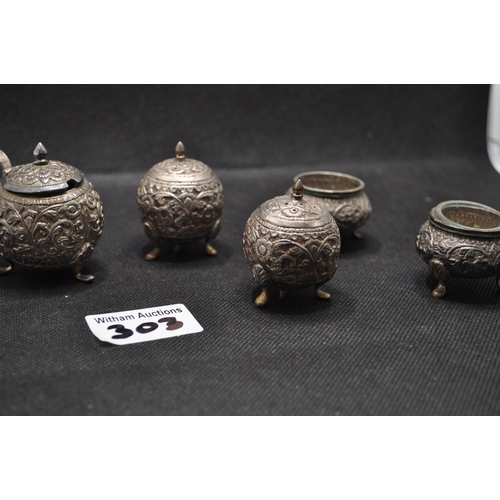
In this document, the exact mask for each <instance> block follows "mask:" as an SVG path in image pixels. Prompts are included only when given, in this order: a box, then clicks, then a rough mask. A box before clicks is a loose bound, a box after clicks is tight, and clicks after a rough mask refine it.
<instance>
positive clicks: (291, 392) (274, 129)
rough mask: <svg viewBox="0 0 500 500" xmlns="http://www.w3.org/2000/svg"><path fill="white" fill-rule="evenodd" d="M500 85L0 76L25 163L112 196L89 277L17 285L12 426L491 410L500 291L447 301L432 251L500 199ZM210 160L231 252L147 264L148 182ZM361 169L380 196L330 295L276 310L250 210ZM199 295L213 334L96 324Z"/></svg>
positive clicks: (36, 278) (2, 280) (6, 356)
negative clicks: (481, 206) (183, 163)
mask: <svg viewBox="0 0 500 500" xmlns="http://www.w3.org/2000/svg"><path fill="white" fill-rule="evenodd" d="M487 104H488V86H486V85H484V86H449V85H446V86H278V87H277V86H2V87H0V148H1V149H3V150H4V151H5V152H6V153H7V154H8V155H9V157H10V158H11V160H12V163H13V164H19V163H24V162H27V161H31V160H32V151H33V149H34V147H35V145H36V143H37V142H38V141H42V142H43V143H44V145H45V146H46V148H47V149H48V151H49V156H50V157H51V158H53V159H59V160H61V161H64V162H66V163H70V164H72V165H75V166H77V167H78V168H80V169H81V170H83V172H84V173H85V175H86V177H87V178H88V179H89V180H90V181H91V182H92V183H93V184H94V186H95V187H96V189H97V190H98V192H99V194H100V195H101V198H102V200H103V203H104V210H105V227H104V233H103V236H102V238H101V240H100V242H99V244H98V245H97V247H96V250H95V252H94V254H93V256H92V258H91V260H90V261H89V262H88V264H87V265H86V268H85V270H86V271H88V272H91V273H93V274H95V276H96V278H95V281H94V283H92V284H84V283H81V282H78V281H76V280H75V279H73V277H72V275H71V273H70V272H69V271H65V270H63V271H51V272H48V271H45V272H44V271H34V270H30V269H27V268H22V267H21V266H18V267H17V268H16V269H15V270H14V272H12V273H10V274H7V275H5V276H2V277H0V311H1V318H0V319H1V330H0V413H1V414H3V415H17V414H23V415H26V414H29V415H93V414H100V415H125V414H134V415H366V414H372V415H421V414H422V415H431V414H435V415H493V414H498V413H499V412H500V395H499V379H500V356H499V348H500V335H499V332H498V317H499V316H498V314H499V313H498V308H499V307H500V304H499V302H500V294H499V293H498V292H497V291H496V287H495V282H494V280H493V279H489V280H488V279H483V280H460V279H454V280H452V281H451V283H450V286H449V292H448V295H447V296H446V297H445V298H444V299H443V300H437V299H434V298H432V296H431V291H432V288H433V285H434V280H433V279H432V278H430V277H429V276H428V274H427V268H426V266H425V264H424V263H423V262H422V261H421V260H420V258H419V256H418V255H417V253H416V251H415V244H414V241H415V236H416V233H417V231H418V229H419V227H420V225H421V224H422V223H423V222H424V221H425V220H426V218H427V216H428V212H429V210H430V209H431V208H432V207H433V206H435V205H436V204H437V203H439V202H440V201H444V200H447V199H468V200H472V201H477V202H481V203H485V204H487V205H490V206H492V207H494V208H497V209H500V202H499V199H498V193H499V191H500V176H499V175H498V174H497V173H496V172H495V171H494V169H493V167H492V166H491V165H490V163H489V161H488V158H487V156H486V145H485V128H486V111H487ZM178 140H182V141H183V142H184V144H185V146H186V151H187V156H189V157H192V158H197V159H199V160H202V161H204V162H205V163H207V164H208V165H210V166H211V167H212V168H213V169H214V170H215V171H216V172H217V174H218V175H219V177H220V179H221V181H222V183H223V185H224V190H225V200H226V201H225V206H224V213H223V218H222V230H221V232H220V234H219V236H218V238H217V239H216V240H215V242H214V246H216V247H217V249H218V250H219V256H218V257H216V258H210V257H208V256H205V254H204V251H203V245H202V244H201V243H200V244H195V245H193V246H191V247H189V248H188V249H187V250H186V251H184V252H183V253H181V254H178V255H174V254H173V252H172V251H170V250H168V249H167V251H166V252H164V253H163V254H162V256H161V258H159V259H158V260H157V261H155V262H146V261H145V260H144V253H145V252H146V251H147V250H149V249H150V248H151V244H150V243H149V242H148V239H147V238H146V236H145V235H144V233H143V230H142V226H141V222H140V219H139V216H138V212H137V206H136V191H137V185H138V183H139V180H140V179H141V177H142V176H143V175H144V173H145V172H146V171H147V169H149V168H150V167H151V166H152V165H153V164H154V163H156V162H158V161H160V160H162V159H164V158H167V157H171V156H173V154H174V147H175V144H176V142H177V141H178ZM316 169H325V170H334V171H341V172H346V173H349V174H353V175H356V176H358V177H361V178H362V179H363V180H364V181H365V183H366V192H367V194H368V196H369V197H370V199H371V201H372V205H373V214H372V217H371V219H370V220H369V221H368V222H367V224H366V226H365V227H364V228H363V229H362V233H363V236H364V239H362V240H360V241H355V240H350V239H345V241H344V240H343V241H342V251H341V257H340V261H339V267H338V271H337V273H336V275H335V276H334V277H333V279H332V280H331V281H330V282H329V283H328V284H327V285H326V286H325V287H324V288H325V289H326V290H327V291H329V292H331V293H332V299H331V300H330V301H329V302H322V301H319V300H317V299H316V298H315V297H314V294H313V291H312V289H311V290H303V291H297V292H293V293H290V294H289V295H288V297H287V299H286V300H285V301H278V297H277V292H275V293H274V294H273V295H272V297H271V300H270V302H269V304H268V306H266V307H265V308H264V309H257V308H256V307H255V306H254V304H253V299H254V298H255V297H256V295H257V293H258V287H257V285H256V284H255V283H254V282H253V280H252V277H251V272H250V268H249V267H248V265H247V263H246V261H245V259H244V256H243V253H242V249H241V236H242V232H243V228H244V225H245V222H246V220H247V218H248V216H249V215H250V213H251V212H252V211H253V210H254V209H255V208H256V207H257V206H258V205H259V204H260V203H262V202H263V201H265V200H267V199H269V198H271V197H273V196H276V195H280V194H283V193H284V191H285V190H286V189H287V188H288V187H289V186H290V184H291V179H292V178H293V176H294V175H295V174H297V173H299V172H301V171H305V170H316ZM174 303H184V304H185V305H186V306H187V307H188V308H189V309H190V310H191V312H192V313H193V314H194V316H195V317H196V318H197V319H198V321H199V322H200V323H201V324H202V326H203V327H204V331H203V332H202V333H198V334H193V335H185V336H180V337H177V338H172V339H165V340H159V341H155V342H145V343H142V344H135V345H130V346H123V347H117V346H110V345H106V344H103V343H101V342H99V341H98V340H97V339H96V338H95V337H94V336H93V335H92V333H91V332H90V330H89V329H88V327H87V324H86V322H85V319H84V318H85V316H86V315H88V314H98V313H106V312H115V311H122V310H129V309H137V308H142V307H154V306H160V305H168V304H174Z"/></svg>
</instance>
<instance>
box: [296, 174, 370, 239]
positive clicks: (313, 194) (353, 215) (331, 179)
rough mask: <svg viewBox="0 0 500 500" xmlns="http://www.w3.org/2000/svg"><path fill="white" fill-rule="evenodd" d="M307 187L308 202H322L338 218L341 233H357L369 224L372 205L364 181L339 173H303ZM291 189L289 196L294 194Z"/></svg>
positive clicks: (300, 175)
mask: <svg viewBox="0 0 500 500" xmlns="http://www.w3.org/2000/svg"><path fill="white" fill-rule="evenodd" d="M297 179H300V180H301V181H302V183H303V185H304V199H306V200H309V201H310V202H312V203H314V202H321V203H323V204H324V205H325V207H326V208H327V209H328V211H329V212H330V214H331V215H332V217H333V218H334V219H335V222H336V223H337V225H338V227H339V229H340V232H341V233H349V232H354V231H356V230H357V229H359V228H360V227H361V226H363V225H364V224H365V222H366V221H367V220H368V218H369V217H370V215H371V213H372V206H371V203H370V200H369V198H368V196H367V195H366V193H365V192H364V187H365V184H364V182H363V181H362V180H361V179H358V178H357V177H354V176H352V175H347V174H342V173H339V172H328V171H318V172H303V173H301V174H299V175H296V176H295V178H294V181H296V180H297ZM291 192H292V188H290V189H289V190H288V191H287V193H288V194H289V193H291Z"/></svg>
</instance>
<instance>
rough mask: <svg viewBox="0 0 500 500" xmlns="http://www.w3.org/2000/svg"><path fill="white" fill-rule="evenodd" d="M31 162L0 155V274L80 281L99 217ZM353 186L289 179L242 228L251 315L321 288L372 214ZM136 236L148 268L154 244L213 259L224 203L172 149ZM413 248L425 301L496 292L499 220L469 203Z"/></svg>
mask: <svg viewBox="0 0 500 500" xmlns="http://www.w3.org/2000/svg"><path fill="white" fill-rule="evenodd" d="M34 155H35V161H34V162H32V163H28V164H24V165H19V166H14V167H13V166H12V165H11V163H10V161H9V159H8V157H7V155H6V154H5V153H3V152H2V151H0V167H1V176H2V182H1V186H0V256H1V257H3V258H4V259H5V261H6V262H7V264H8V265H7V266H5V267H0V274H5V273H7V272H8V271H10V270H11V269H12V268H13V266H14V265H15V264H20V265H24V266H28V267H32V268H39V269H61V268H71V269H72V270H73V273H74V275H75V277H76V278H77V279H79V280H81V281H91V280H93V278H94V277H93V276H91V275H85V274H82V267H83V265H84V264H85V263H86V262H87V261H88V259H89V258H90V256H91V255H92V252H93V250H94V248H95V246H96V244H97V242H98V241H99V238H100V236H101V234H102V230H103V224H104V214H103V207H102V203H101V200H100V198H99V195H98V194H97V192H96V191H95V189H94V188H93V186H92V184H91V183H90V182H89V181H88V180H87V179H86V178H85V177H84V175H83V173H82V172H81V171H80V170H79V169H78V168H76V167H73V166H71V165H67V164H65V163H63V162H61V161H56V160H48V159H47V151H46V149H45V148H44V146H43V145H42V144H41V143H39V144H38V145H37V146H36V148H35V151H34ZM364 188H365V185H364V182H363V181H362V180H361V179H358V178H357V177H354V176H352V175H348V174H345V173H340V172H329V171H311V172H303V173H300V174H298V175H296V176H295V177H294V179H293V186H292V187H291V188H290V189H289V190H288V191H287V193H286V194H284V195H282V196H277V197H275V198H272V199H270V200H268V201H266V202H264V203H262V204H261V205H260V206H259V207H258V208H257V209H256V210H255V211H254V212H253V213H252V214H251V215H250V217H249V219H248V221H247V223H246V225H245V228H244V233H243V253H244V255H245V257H246V260H247V261H248V263H249V265H250V267H251V270H252V274H253V278H254V280H255V281H256V282H257V284H258V285H259V286H260V287H261V291H260V294H259V295H258V297H257V298H256V299H255V304H256V305H257V306H259V307H260V306H263V305H265V304H266V303H267V302H268V299H269V291H270V289H271V288H272V287H274V288H277V289H278V290H279V295H280V298H281V299H282V298H284V297H285V294H286V292H287V291H288V290H295V289H302V288H306V287H314V291H315V294H316V296H317V297H318V298H320V299H329V298H330V294H329V293H328V292H326V291H324V290H323V289H322V288H321V287H322V286H323V285H325V284H326V283H327V282H328V281H329V280H330V279H331V278H332V277H333V275H334V274H335V272H336V270H337V264H338V260H339V256H340V246H341V238H345V237H347V236H349V235H352V236H353V237H355V238H359V237H360V234H359V228H360V227H362V226H363V225H364V224H365V222H366V221H367V220H368V218H369V217H370V214H371V212H372V207H371V204H370V200H369V199H368V196H367V195H366V193H365V191H364ZM137 202H138V207H139V214H140V217H141V219H142V223H143V226H144V231H145V233H146V235H147V237H148V238H149V239H150V240H151V241H152V243H153V244H154V248H153V249H152V250H151V251H149V252H148V253H147V254H146V256H145V258H146V260H154V259H156V258H157V257H158V255H159V253H160V251H161V248H162V246H163V245H173V248H174V250H175V251H176V252H177V251H180V250H181V249H182V247H183V246H185V245H189V244H192V243H194V242H196V241H199V240H203V241H204V244H205V250H206V252H207V254H208V255H212V256H215V255H217V250H216V249H215V248H214V247H213V246H212V240H214V238H215V237H216V236H217V234H218V233H219V230H220V219H221V215H222V208H223V203H224V192H223V187H222V183H221V182H220V180H219V178H218V177H217V175H216V174H215V173H214V171H213V170H212V169H211V168H210V167H209V166H207V165H206V164H205V163H203V162H201V161H198V160H194V159H190V158H186V156H185V149H184V145H183V144H182V142H179V143H178V144H177V146H176V148H175V157H174V158H170V159H167V160H164V161H162V162H160V163H157V164H156V165H154V166H153V167H152V168H151V169H149V170H148V171H147V172H146V174H145V175H144V177H143V178H142V180H141V181H140V184H139V187H138V191H137ZM416 247H417V251H418V254H419V255H420V257H421V258H422V259H423V260H424V261H425V263H426V264H427V265H428V268H429V271H430V273H431V274H432V275H433V276H434V277H435V278H436V279H437V280H438V284H437V286H436V288H435V289H434V291H433V292H432V295H433V296H434V297H438V298H439V297H443V296H444V295H445V292H446V286H447V283H448V280H449V277H450V276H457V277H468V278H482V277H489V276H495V277H496V283H497V285H498V287H499V288H500V212H498V211H496V210H494V209H492V208H490V207H488V206H486V205H482V204H479V203H474V202H469V201H464V200H451V201H445V202H442V203H440V204H438V205H437V206H436V207H434V208H433V209H432V210H431V211H430V213H429V220H428V221H427V222H425V223H424V224H423V225H422V227H421V228H420V230H419V232H418V234H417V239H416Z"/></svg>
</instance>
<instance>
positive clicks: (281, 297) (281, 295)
mask: <svg viewBox="0 0 500 500" xmlns="http://www.w3.org/2000/svg"><path fill="white" fill-rule="evenodd" d="M285 297H286V290H280V300H283V299H284V298H285Z"/></svg>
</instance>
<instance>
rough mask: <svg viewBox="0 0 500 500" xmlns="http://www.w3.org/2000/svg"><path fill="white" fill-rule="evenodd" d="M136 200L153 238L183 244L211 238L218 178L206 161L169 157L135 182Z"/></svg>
mask: <svg viewBox="0 0 500 500" xmlns="http://www.w3.org/2000/svg"><path fill="white" fill-rule="evenodd" d="M137 202H138V204H139V213H140V216H141V219H142V222H143V224H144V230H145V232H146V234H147V236H148V237H149V238H150V239H151V240H152V241H153V242H156V243H157V244H159V243H160V242H167V243H172V244H175V245H184V244H188V243H193V242H195V241H197V240H200V239H203V238H205V239H213V238H215V236H216V235H217V233H218V232H219V229H220V217H221V214H222V207H223V204H224V193H223V189H222V184H221V182H220V180H219V178H218V177H217V176H216V175H215V173H214V172H213V171H212V170H211V169H210V168H209V167H208V166H207V165H205V164H204V163H202V162H200V161H197V160H192V159H189V158H185V159H182V160H179V159H177V158H172V159H168V160H165V161H163V162H161V163H158V164H156V165H155V166H154V167H152V168H151V169H150V170H149V171H148V172H147V173H146V175H145V176H144V177H143V179H142V180H141V182H140V184H139V189H138V191H137Z"/></svg>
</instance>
